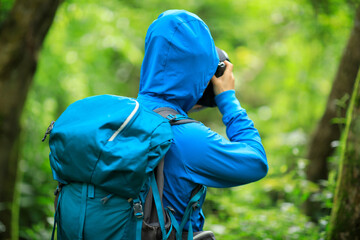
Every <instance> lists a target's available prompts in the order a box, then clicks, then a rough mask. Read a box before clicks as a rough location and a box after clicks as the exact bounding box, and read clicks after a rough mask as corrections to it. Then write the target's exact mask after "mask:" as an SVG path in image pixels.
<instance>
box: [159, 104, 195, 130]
mask: <svg viewBox="0 0 360 240" xmlns="http://www.w3.org/2000/svg"><path fill="white" fill-rule="evenodd" d="M154 112H156V113H157V114H160V115H161V116H162V117H164V118H166V119H168V120H169V123H170V125H171V126H173V125H180V124H185V123H192V122H198V121H196V120H194V119H192V118H189V117H187V116H184V115H181V114H180V113H178V112H177V111H176V110H174V109H172V108H169V107H162V108H157V109H155V110H154Z"/></svg>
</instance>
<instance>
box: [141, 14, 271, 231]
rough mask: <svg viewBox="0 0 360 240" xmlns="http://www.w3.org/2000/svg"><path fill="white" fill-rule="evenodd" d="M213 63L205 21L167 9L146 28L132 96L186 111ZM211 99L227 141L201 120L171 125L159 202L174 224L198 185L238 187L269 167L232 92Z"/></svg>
mask: <svg viewBox="0 0 360 240" xmlns="http://www.w3.org/2000/svg"><path fill="white" fill-rule="evenodd" d="M218 62H219V57H218V55H217V52H216V48H215V45H214V41H213V39H212V37H211V34H210V31H209V29H208V27H207V26H206V24H205V23H204V22H203V21H202V20H201V19H200V18H199V17H198V16H196V15H195V14H192V13H189V12H187V11H184V10H168V11H166V12H164V13H162V14H160V16H159V17H158V19H156V20H155V21H154V22H153V23H152V24H151V25H150V27H149V29H148V32H147V35H146V39H145V56H144V60H143V64H142V67H141V77H140V89H139V95H138V98H137V99H138V101H139V102H140V103H141V104H143V105H145V106H146V107H148V108H149V109H151V110H154V109H156V108H160V107H171V108H173V109H175V110H177V111H178V112H179V113H181V114H183V115H186V113H187V112H188V111H189V110H190V109H191V108H192V107H193V106H194V105H195V104H196V102H197V101H198V100H199V99H200V98H201V96H202V94H203V92H204V90H205V88H206V86H207V84H208V83H209V81H210V79H211V77H212V76H213V75H214V73H215V71H216V68H217V65H218ZM215 101H216V103H217V106H218V108H219V110H220V112H221V113H222V115H223V119H222V120H223V123H224V124H225V125H226V133H227V136H228V139H229V140H227V139H225V138H224V137H223V136H221V135H219V134H217V133H216V132H213V131H212V130H211V129H210V128H208V127H206V126H205V125H204V124H202V123H188V124H183V125H175V126H173V127H172V130H173V135H174V139H173V143H172V145H171V147H170V149H169V151H168V152H167V154H166V156H165V163H164V178H165V182H164V196H163V203H164V206H165V207H167V206H171V207H172V208H173V209H174V210H175V217H176V219H177V220H178V222H179V223H180V222H181V219H182V216H183V214H184V211H185V208H186V206H187V204H188V202H189V200H190V196H191V192H192V191H193V189H194V188H196V187H197V186H198V185H199V184H202V185H205V186H208V187H216V188H224V187H233V186H239V185H243V184H247V183H250V182H254V181H257V180H259V179H261V178H263V177H264V176H265V175H266V173H267V170H268V165H267V159H266V155H265V151H264V148H263V146H262V144H261V139H260V136H259V133H258V131H257V130H256V129H255V128H254V124H253V122H252V121H251V120H250V119H249V118H248V116H247V113H246V111H245V110H244V109H243V108H242V107H241V106H240V103H239V101H238V100H237V99H236V97H235V91H234V90H229V91H225V92H223V93H221V94H219V95H217V96H216V98H215ZM203 200H204V199H202V201H201V205H202V203H203ZM192 223H193V229H194V231H201V230H202V229H203V225H204V216H203V213H202V210H201V207H200V208H199V209H197V210H196V211H195V212H194V214H193V216H192ZM187 228H188V226H186V227H185V229H187Z"/></svg>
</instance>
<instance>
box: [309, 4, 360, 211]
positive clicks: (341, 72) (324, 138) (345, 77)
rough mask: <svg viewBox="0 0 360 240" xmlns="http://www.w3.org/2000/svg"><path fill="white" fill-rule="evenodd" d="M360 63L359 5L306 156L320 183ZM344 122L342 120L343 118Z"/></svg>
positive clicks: (311, 176)
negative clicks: (322, 113) (337, 121)
mask: <svg viewBox="0 0 360 240" xmlns="http://www.w3.org/2000/svg"><path fill="white" fill-rule="evenodd" d="M359 66H360V7H358V8H357V10H356V16H355V21H354V27H353V29H352V32H351V35H350V38H349V41H348V43H347V46H346V48H345V51H344V53H343V56H342V59H341V62H340V65H339V68H338V71H337V74H336V77H335V80H334V83H333V86H332V89H331V92H330V96H329V98H328V101H327V105H326V109H325V113H324V115H323V116H322V118H321V120H320V122H319V124H318V126H317V128H316V130H315V132H314V134H313V136H312V139H311V140H310V145H309V151H308V153H307V159H309V165H308V167H307V170H306V173H307V179H308V180H310V181H312V182H315V183H319V181H320V180H323V179H327V177H328V164H327V159H328V157H329V156H331V154H332V153H333V151H334V148H333V147H332V146H331V143H332V142H333V141H337V140H339V139H340V135H341V127H342V126H343V124H341V125H339V124H338V123H336V122H334V119H344V118H345V115H346V111H347V108H348V105H349V104H348V101H344V102H343V103H342V104H341V106H339V101H340V99H343V98H344V97H346V96H350V95H351V93H352V91H353V87H354V83H355V80H356V75H357V72H358V69H359ZM340 122H341V121H340ZM317 208H318V205H316V204H315V205H314V204H313V203H312V202H311V200H310V198H309V200H308V201H307V203H306V204H305V212H306V213H307V215H309V216H311V217H313V218H314V217H315V216H314V214H315V213H316V212H317Z"/></svg>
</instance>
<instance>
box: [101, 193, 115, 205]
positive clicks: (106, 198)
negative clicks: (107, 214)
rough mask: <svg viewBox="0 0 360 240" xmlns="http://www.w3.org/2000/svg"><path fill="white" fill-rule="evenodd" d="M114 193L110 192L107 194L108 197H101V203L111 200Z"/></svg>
mask: <svg viewBox="0 0 360 240" xmlns="http://www.w3.org/2000/svg"><path fill="white" fill-rule="evenodd" d="M112 196H113V195H112V194H111V193H110V194H109V195H107V196H106V197H104V198H102V199H101V203H102V204H106V203H107V201H109V199H110V198H111V197H112Z"/></svg>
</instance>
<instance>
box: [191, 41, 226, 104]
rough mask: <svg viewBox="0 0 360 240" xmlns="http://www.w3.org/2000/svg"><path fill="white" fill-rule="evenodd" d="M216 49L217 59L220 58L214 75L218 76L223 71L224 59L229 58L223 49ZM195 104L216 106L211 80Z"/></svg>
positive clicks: (224, 66)
mask: <svg viewBox="0 0 360 240" xmlns="http://www.w3.org/2000/svg"><path fill="white" fill-rule="evenodd" d="M216 51H217V54H218V55H219V60H220V62H219V64H218V67H217V69H216V72H215V77H217V78H218V77H221V76H222V75H223V74H224V72H225V68H226V65H225V63H224V61H225V60H226V61H229V62H230V60H229V57H228V55H227V53H226V52H225V51H224V50H222V49H220V48H218V47H216ZM196 104H198V105H202V106H204V107H216V102H215V93H214V86H213V84H212V82H211V81H210V82H209V85H208V86H207V87H206V89H205V91H204V94H203V95H202V97H201V98H200V99H199V101H198V102H197V103H196Z"/></svg>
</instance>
